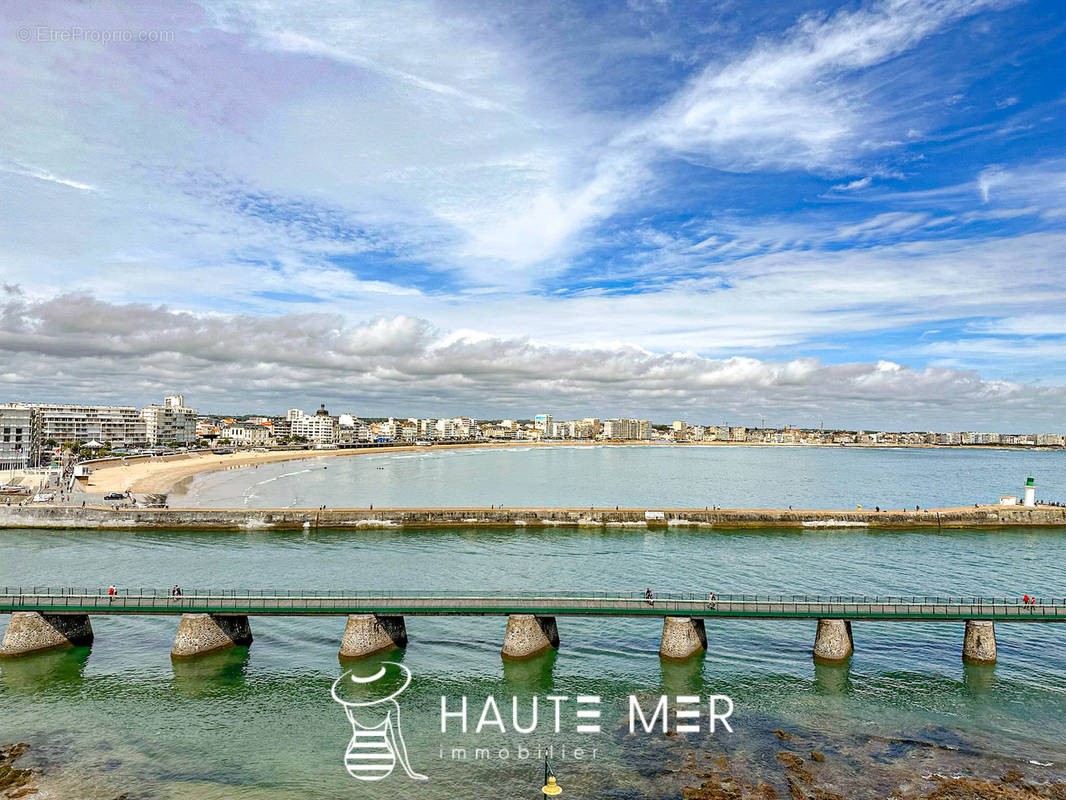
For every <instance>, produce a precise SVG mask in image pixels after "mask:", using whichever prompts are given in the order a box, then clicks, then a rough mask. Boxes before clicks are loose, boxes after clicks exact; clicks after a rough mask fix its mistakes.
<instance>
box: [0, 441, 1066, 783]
mask: <svg viewBox="0 0 1066 800" xmlns="http://www.w3.org/2000/svg"><path fill="white" fill-rule="evenodd" d="M997 455H999V454H997ZM1008 457H1009V458H1013V457H1014V456H1008ZM356 460H358V459H356ZM356 460H353V462H352V463H353V464H354V462H355V461H356ZM333 463H335V462H331V470H330V471H331V472H332V464H333ZM290 466H291V465H290ZM1017 466H1019V465H1018V464H1012V465H1011V472H1012V473H1013V471H1014V468H1015V467H1017ZM1022 471H1024V469H1023V470H1022ZM996 491H998V489H997V490H996ZM929 502H932V501H929ZM1064 565H1066V536H1064V535H1063V533H1062V532H1061V531H1059V530H1041V529H1033V530H1017V531H1003V532H989V531H982V532H967V531H957V532H951V533H943V534H938V533H936V532H935V531H907V532H889V533H877V532H856V531H851V530H845V531H808V532H798V531H796V532H794V531H782V530H746V531H726V530H718V529H712V530H707V529H669V530H666V529H661V530H620V529H596V528H593V529H585V528H583V529H568V528H554V527H553V528H545V529H537V528H525V529H516V530H510V529H508V530H472V529H469V530H468V529H441V530H396V531H359V532H351V531H344V532H339V531H338V532H331V531H314V532H308V533H282V532H242V533H188V532H150V533H149V532H141V533H136V532H89V531H82V532H46V531H15V530H7V531H4V534H3V536H2V537H0V584H4V583H7V584H27V583H51V584H53V585H56V584H70V585H84V584H91V585H106V584H107V583H111V582H113V583H116V584H118V585H120V586H143V585H155V586H160V587H167V586H170V585H171V584H173V583H175V582H179V583H181V584H183V585H184V586H186V587H192V586H227V585H229V586H244V587H248V586H272V587H279V588H300V587H316V588H345V587H350V588H364V589H389V588H397V587H403V588H412V589H442V588H469V589H471V590H477V591H479V592H485V591H491V590H493V589H500V590H503V589H538V588H545V589H559V590H563V589H576V588H604V589H634V588H635V589H638V590H639V589H642V588H643V587H644V586H646V585H650V586H652V587H655V588H658V589H660V590H666V589H676V590H691V591H706V590H707V589H708V587H710V588H713V589H714V590H716V591H718V592H720V593H726V592H833V593H842V592H849V593H850V592H854V593H860V594H862V593H866V594H876V593H909V592H921V593H926V592H939V593H941V594H947V593H952V594H967V595H970V594H1011V595H1017V594H1021V593H1024V592H1028V593H1031V594H1036V595H1038V596H1045V597H1046V596H1051V595H1058V596H1062V595H1063V594H1064V593H1066V591H1064V587H1066V566H1064ZM2 621H6V620H4V619H3V618H0V622H2ZM407 623H408V633H409V636H410V639H411V643H410V645H409V647H408V648H407V649H406V651H404V652H403V653H402V654H393V655H392V656H390V658H393V659H397V658H398V659H402V662H403V663H404V664H405V665H406V666H408V667H409V668H410V670H411V671H412V673H413V675H414V679H413V681H412V684H411V686H410V688H409V689H408V691H407V692H405V693H404V695H403V701H402V723H403V731H404V738H405V741H406V743H407V747H408V749H409V752H410V759H411V763H412V766H414V767H415V768H416V769H417V770H418V771H420V772H423V773H425V774H426V775H428V776H429V778H430V780H429V781H427V782H424V783H421V782H420V783H414V782H410V781H408V779H407V778H405V777H403V776H402V775H401V774H400V773H399V772H397V773H396V774H394V775H393V776H391V777H390V778H388V779H386V780H385V781H382V782H381V783H377V784H372V783H365V782H359V781H356V780H354V779H353V778H351V777H349V776H348V775H347V773H346V772H345V771H344V768H343V761H342V757H343V752H344V748H345V746H346V744H347V740H348V737H349V736H350V729H349V727H348V723H347V721H346V720H345V718H344V713H343V710H342V708H341V707H340V706H339V705H337V704H336V703H334V702H333V701H332V700H331V699H330V697H329V687H330V684H331V683H332V681H333V680H334V679H335V678H336V677H337V676H338V675H340V673H341V670H342V668H343V667H342V665H341V664H340V663H339V662H338V659H337V648H338V645H339V640H340V636H341V632H342V630H343V627H344V619H343V618H342V617H330V618H320V619H314V618H261V617H257V618H253V619H252V627H253V631H254V634H255V642H254V643H253V644H252V645H251V646H250V647H249V648H238V649H235V650H232V651H230V652H228V653H223V654H221V655H217V656H209V657H207V658H205V659H201V660H197V661H193V662H177V663H172V662H171V660H170V658H169V648H170V644H171V641H172V639H173V635H174V630H175V628H176V625H177V618H176V617H151V616H145V617H136V616H115V617H94V618H93V626H94V629H95V631H96V641H95V643H94V645H93V647H92V648H91V650H90V649H88V648H79V649H76V650H71V651H66V652H61V653H54V654H47V655H42V656H37V657H32V658H25V659H19V660H14V661H4V662H0V740H9V741H14V740H25V741H29V742H30V743H31V744H32V745H33V759H34V760H35V763H38V764H41V765H42V766H43V767H44V768H45V771H46V775H48V776H51V779H52V780H53V781H54V782H56V783H57V784H58V785H59V786H60V787H61V788H62V787H76V789H70V790H69V791H67V792H66V793H65V794H62V793H61V794H60V796H68V797H81V798H87V799H88V800H92V799H93V798H97V797H99V798H113V797H114V796H115V795H117V794H118V793H119V792H129V793H131V796H133V797H153V798H155V797H158V798H171V797H173V798H178V797H181V798H212V799H217V800H223V798H256V799H257V800H268V799H269V800H272V799H273V798H283V797H284V798H289V797H301V798H313V799H315V800H317V799H318V798H322V800H325V798H338V797H371V798H377V797H382V798H384V797H395V796H397V795H400V796H405V797H407V796H410V797H425V798H444V797H455V796H481V795H486V796H493V797H523V796H525V797H534V796H537V795H538V792H537V789H538V786H539V781H540V778H541V773H540V770H541V763H540V761H539V760H538V759H537V758H536V757H535V756H532V755H530V756H529V757H527V759H526V760H524V761H521V760H518V759H517V754H518V753H519V752H520V750H519V748H520V747H527V748H531V749H533V752H535V748H536V747H538V746H540V747H543V746H547V745H554V746H555V747H556V757H555V759H554V766H555V768H556V772H557V773H558V774H559V778H560V783H561V784H562V785H563V786H564V787H565V791H566V794H565V795H564V796H573V797H618V798H630V797H632V798H637V797H677V796H678V792H679V789H680V786H682V785H684V784H685V782H686V781H688V782H690V783H698V782H699V781H698V780H695V779H692V780H689V779H687V778H686V777H685V776H684V775H683V774H680V773H679V772H678V769H679V768H680V767H682V766H683V765H684V764H686V763H687V761H686V759H688V758H690V756H691V754H692V753H696V754H697V755H699V756H700V757H702V755H706V754H711V755H715V754H718V753H727V754H728V755H729V757H730V759H731V760H732V761H733V762H734V763H750V764H752V765H754V766H753V767H752V768H753V769H754V770H756V771H759V770H765V771H766V772H767V773H772V772H773V768H774V763H775V762H774V758H773V756H774V754H775V753H776V752H777V751H778V750H780V749H781V748H782V743H781V742H779V741H778V740H777V739H776V738H775V737H774V735H773V731H774V730H775V729H777V728H783V729H785V730H787V731H789V732H792V733H794V734H795V735H796V736H797V739H801V740H802V741H803V742H804V746H808V747H817V748H818V749H820V750H822V751H823V752H825V753H826V754H827V758H828V759H829V761H831V762H834V763H840V764H841V765H842V766H841V769H842V770H843V773H844V777H842V778H841V779H840V780H841V781H843V782H844V785H847V786H851V787H852V788H851V789H850V791H849V795H848V796H850V797H867V796H869V797H873V796H884V795H886V794H888V793H889V792H890V791H891V790H892V788H893V787H894V786H896V785H898V783H899V781H901V780H903V778H902V777H896V774H895V773H894V772H893V770H898V771H899V774H900V775H907V776H913V775H914V774H915V773H924V772H930V771H936V770H946V771H949V772H950V771H954V770H956V769H959V766H958V763H957V762H958V760H959V759H962V760H963V761H964V765H963V768H964V769H967V770H975V771H977V772H981V771H982V770H987V771H988V772H989V774H991V775H998V774H1000V773H1001V772H1002V771H1003V770H1004V768H1005V766H1006V765H1010V766H1015V765H1017V766H1018V767H1019V768H1020V769H1021V770H1022V771H1023V772H1026V774H1029V773H1030V771H1032V770H1041V769H1045V770H1046V771H1047V772H1048V774H1061V772H1062V770H1061V765H1063V764H1066V628H1063V627H1060V626H1057V625H1053V624H1024V623H1016V624H1013V625H1008V624H1001V625H999V626H998V628H997V634H998V639H999V647H1000V661H999V664H998V665H997V666H996V667H994V668H984V669H977V668H966V667H964V666H963V664H962V663H961V660H960V650H961V641H962V625H961V623H926V624H918V625H902V624H890V623H855V626H854V628H855V641H856V653H855V656H854V658H853V659H852V662H851V665H850V669H846V668H843V669H842V668H820V667H819V668H816V667H815V666H814V665H813V664H812V662H811V659H810V648H811V645H812V642H813V635H814V623H813V622H795V621H780V622H755V621H732V622H720V623H716V624H713V625H709V626H708V630H707V634H708V639H709V650H708V653H707V654H706V656H705V657H704V658H702V659H695V660H692V661H689V662H685V663H682V664H670V663H665V662H661V661H660V659H659V658H658V655H657V649H658V644H659V635H660V631H661V626H660V625H659V624H656V622H655V621H653V620H630V619H624V618H608V619H582V618H560V620H559V629H560V637H561V640H562V644H561V648H560V650H559V651H558V653H553V654H549V655H547V656H544V657H542V658H539V659H535V660H533V661H531V662H525V663H519V664H507V663H504V662H502V661H501V659H500V656H499V648H500V645H501V642H502V637H503V630H504V625H505V621H504V619H503V618H501V617H479V618H463V617H456V618H432V617H412V618H409V619H408V620H407ZM364 668H365V667H364ZM551 692H555V693H561V694H566V695H568V696H574V695H577V694H596V695H600V696H601V697H602V699H603V723H604V732H603V733H602V734H600V735H598V736H594V735H581V736H579V735H577V734H574V733H571V732H569V729H567V730H566V731H564V733H563V734H561V735H553V734H551V733H550V732H543V733H540V734H538V735H530V736H526V737H522V736H518V735H515V734H513V733H511V732H508V733H507V734H498V733H493V734H484V735H482V736H480V737H475V736H474V735H473V734H468V735H467V736H465V737H464V736H462V735H458V734H455V733H454V732H450V733H449V734H447V735H442V734H441V733H440V723H439V708H440V696H441V695H447V696H448V697H449V698H450V699H451V701H452V702H457V700H458V698H459V697H460V696H462V695H467V696H468V697H469V698H470V701H471V705H472V707H474V708H475V714H476V713H478V712H479V711H480V708H481V704H482V703H483V701H484V698H485V697H487V696H488V695H490V694H491V695H495V696H496V697H497V698H500V699H501V700H504V701H505V702H510V697H511V696H512V695H518V696H520V697H521V698H522V699H523V702H527V701H528V699H529V697H530V696H531V695H533V694H537V695H540V696H544V695H546V694H548V693H551ZM663 692H666V693H669V694H671V695H676V694H689V693H695V694H700V695H703V696H707V695H709V694H712V693H722V694H727V695H729V696H731V697H732V699H733V700H734V702H735V704H736V711H735V713H734V716H733V718H732V722H733V725H734V728H735V733H734V734H732V735H722V734H721V732H719V733H716V734H715V736H713V737H709V736H707V735H706V734H700V735H690V736H687V737H686V736H680V737H672V738H671V737H663V736H662V735H655V736H647V735H646V736H641V737H631V736H628V735H626V732H625V730H623V729H622V728H621V727H620V726H622V721H623V718H624V715H625V711H626V705H625V702H626V698H627V696H628V695H629V694H631V693H638V694H641V695H642V696H644V695H645V694H647V695H648V696H655V695H658V694H660V693H663ZM501 705H502V703H501ZM475 746H481V747H491V748H492V749H493V751H494V752H498V748H499V747H507V748H508V750H509V752H510V753H512V754H513V757H512V759H510V760H507V761H502V760H500V759H498V758H496V759H489V760H479V761H473V760H467V761H453V760H451V758H450V757H445V758H441V752H442V750H441V748H442V747H443V748H444V752H445V753H446V754H450V751H451V748H453V747H468V748H470V750H471V751H472V750H473V748H474V747H475ZM574 746H583V747H584V748H585V749H586V756H587V755H588V751H589V750H591V748H593V747H595V748H596V749H597V753H596V757H595V758H594V759H591V758H588V757H586V758H585V759H583V760H580V761H578V760H574V759H573V758H572V757H570V755H567V756H563V755H562V751H561V748H562V747H567V748H568V753H570V751H571V750H572V748H573V747H574ZM1030 761H1037V762H1041V763H1044V764H1047V763H1050V764H1051V765H1052V766H1050V767H1047V768H1042V767H1037V766H1034V765H1032V764H1030V763H1029V762H1030ZM1056 770H1059V772H1056ZM767 780H770V781H771V783H772V782H773V781H774V778H773V776H772V775H771V776H770V777H768V778H767ZM779 791H780V792H782V793H783V796H787V787H784V786H779Z"/></svg>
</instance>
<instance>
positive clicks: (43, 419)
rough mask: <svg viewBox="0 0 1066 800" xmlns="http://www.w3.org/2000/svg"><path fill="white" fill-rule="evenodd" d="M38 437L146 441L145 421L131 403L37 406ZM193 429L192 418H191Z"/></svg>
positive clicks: (114, 442) (126, 442)
mask: <svg viewBox="0 0 1066 800" xmlns="http://www.w3.org/2000/svg"><path fill="white" fill-rule="evenodd" d="M37 412H38V419H39V425H40V431H41V441H42V442H44V441H47V440H48V439H54V440H55V441H57V442H88V441H91V440H93V439H95V440H96V441H98V442H103V443H105V444H112V445H145V444H148V432H147V425H146V424H145V421H144V419H142V418H141V412H140V411H138V410H137V409H136V408H134V407H133V406H80V405H75V404H72V403H55V404H41V405H38V406H37ZM194 429H195V418H194Z"/></svg>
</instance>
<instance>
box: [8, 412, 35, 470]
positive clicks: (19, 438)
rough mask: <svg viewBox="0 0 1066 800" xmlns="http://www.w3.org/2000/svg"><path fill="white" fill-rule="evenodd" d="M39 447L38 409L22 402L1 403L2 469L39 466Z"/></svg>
mask: <svg viewBox="0 0 1066 800" xmlns="http://www.w3.org/2000/svg"><path fill="white" fill-rule="evenodd" d="M39 448H40V438H39V427H38V424H37V409H36V408H34V407H33V406H27V405H23V404H21V403H12V404H10V405H0V470H13V469H26V468H27V467H34V466H37V458H38V451H39Z"/></svg>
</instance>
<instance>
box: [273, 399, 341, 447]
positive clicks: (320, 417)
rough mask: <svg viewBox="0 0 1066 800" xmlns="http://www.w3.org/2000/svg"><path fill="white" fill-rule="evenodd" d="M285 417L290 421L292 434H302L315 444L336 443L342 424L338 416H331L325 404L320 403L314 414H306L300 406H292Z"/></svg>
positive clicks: (290, 432) (290, 433)
mask: <svg viewBox="0 0 1066 800" xmlns="http://www.w3.org/2000/svg"><path fill="white" fill-rule="evenodd" d="M293 412H296V413H295V414H294V413H293ZM285 418H286V420H287V421H288V422H289V435H290V436H302V437H303V438H304V439H306V440H307V441H309V442H313V443H314V444H335V443H336V441H337V434H338V428H339V427H340V425H339V423H338V421H337V418H336V417H333V416H330V413H329V412H328V411H327V410H326V406H325V405H324V404H323V405H320V406H319V407H318V411H316V412H315V413H314V414H305V413H304V412H303V411H301V410H300V409H298V408H290V409H289V410H288V412H286V414H285Z"/></svg>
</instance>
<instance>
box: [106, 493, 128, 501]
mask: <svg viewBox="0 0 1066 800" xmlns="http://www.w3.org/2000/svg"><path fill="white" fill-rule="evenodd" d="M104 499H105V500H125V499H126V495H124V494H122V493H121V492H108V493H107V494H105V495H104Z"/></svg>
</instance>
